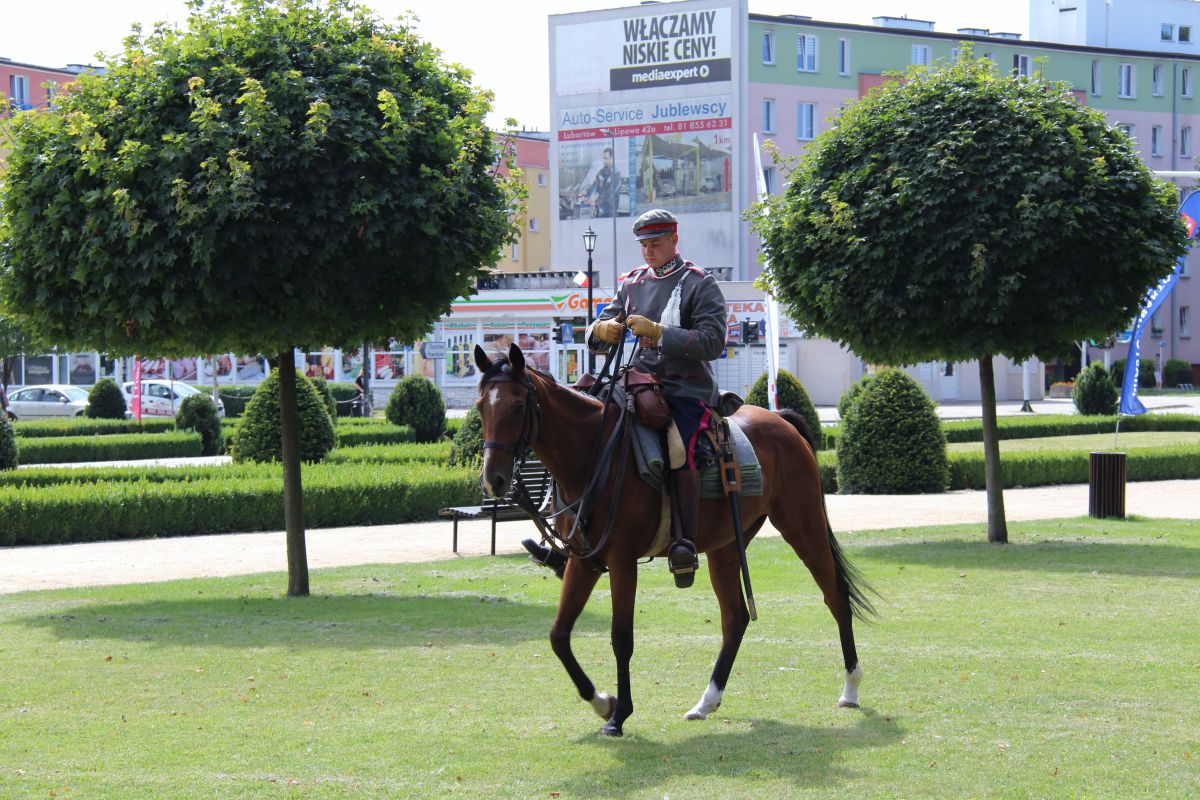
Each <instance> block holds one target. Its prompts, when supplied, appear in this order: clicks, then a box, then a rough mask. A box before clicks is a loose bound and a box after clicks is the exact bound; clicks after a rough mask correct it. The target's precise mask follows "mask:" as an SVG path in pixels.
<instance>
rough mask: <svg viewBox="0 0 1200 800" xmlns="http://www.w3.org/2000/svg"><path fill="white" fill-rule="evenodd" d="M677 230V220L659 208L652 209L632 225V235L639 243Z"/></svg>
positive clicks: (668, 212)
mask: <svg viewBox="0 0 1200 800" xmlns="http://www.w3.org/2000/svg"><path fill="white" fill-rule="evenodd" d="M678 228H679V220H677V219H675V215H674V214H672V213H671V212H670V211H666V210H664V209H661V208H652V209H650V210H649V211H647V212H646V213H645V214H642V215H641V216H640V217H638V218H637V222H635V223H633V235H634V237H635V238H636V239H637V240H638V241H639V242H640V241H642V240H644V239H657V238H658V237H659V236H666V235H667V234H671V233H675V231H676V230H677V229H678Z"/></svg>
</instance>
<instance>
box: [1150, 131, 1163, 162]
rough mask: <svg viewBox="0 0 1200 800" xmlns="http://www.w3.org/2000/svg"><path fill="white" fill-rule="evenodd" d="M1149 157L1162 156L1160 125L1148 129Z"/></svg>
mask: <svg viewBox="0 0 1200 800" xmlns="http://www.w3.org/2000/svg"><path fill="white" fill-rule="evenodd" d="M1150 155H1152V156H1161V155H1162V125H1154V126H1151V128H1150Z"/></svg>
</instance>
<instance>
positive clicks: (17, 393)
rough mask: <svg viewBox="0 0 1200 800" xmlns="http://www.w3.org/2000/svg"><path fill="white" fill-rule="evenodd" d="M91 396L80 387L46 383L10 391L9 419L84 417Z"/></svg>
mask: <svg viewBox="0 0 1200 800" xmlns="http://www.w3.org/2000/svg"><path fill="white" fill-rule="evenodd" d="M87 406H88V393H87V391H85V390H84V389H81V388H79V387H78V386H67V385H66V384H62V383H47V384H42V385H39V386H26V387H24V388H21V389H16V390H14V391H12V392H9V395H8V418H9V419H13V420H17V419H54V418H55V417H81V416H83V413H84V412H85V411H86V410H87Z"/></svg>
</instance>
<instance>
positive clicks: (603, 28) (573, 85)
mask: <svg viewBox="0 0 1200 800" xmlns="http://www.w3.org/2000/svg"><path fill="white" fill-rule="evenodd" d="M672 5H673V4H672ZM626 14H628V16H622V17H619V18H612V19H603V20H596V21H593V22H583V23H578V24H575V25H562V26H559V27H558V28H556V29H555V31H554V43H555V53H556V57H555V61H554V66H555V71H554V87H555V92H556V93H557V94H559V95H570V94H587V93H592V92H613V91H622V90H626V89H650V88H654V87H659V86H667V87H675V86H685V85H688V84H696V83H716V82H719V81H728V80H730V78H731V72H732V67H731V64H732V53H731V42H732V38H733V36H732V27H731V17H732V14H731V9H729V8H708V9H703V8H700V9H689V10H686V11H682V13H681V12H680V9H679V8H678V7H670V6H662V7H661V8H658V9H655V13H649V14H647V13H644V12H643V13H640V14H636V15H634V14H631V13H630V11H626ZM614 121H615V120H614Z"/></svg>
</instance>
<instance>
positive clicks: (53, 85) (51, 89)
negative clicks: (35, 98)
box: [46, 81, 58, 111]
mask: <svg viewBox="0 0 1200 800" xmlns="http://www.w3.org/2000/svg"><path fill="white" fill-rule="evenodd" d="M57 94H58V81H50V82H48V83H47V84H46V108H48V109H50V110H51V111H54V110H55V109H56V108H58V103H56V102H54V97H55V95H57Z"/></svg>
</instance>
